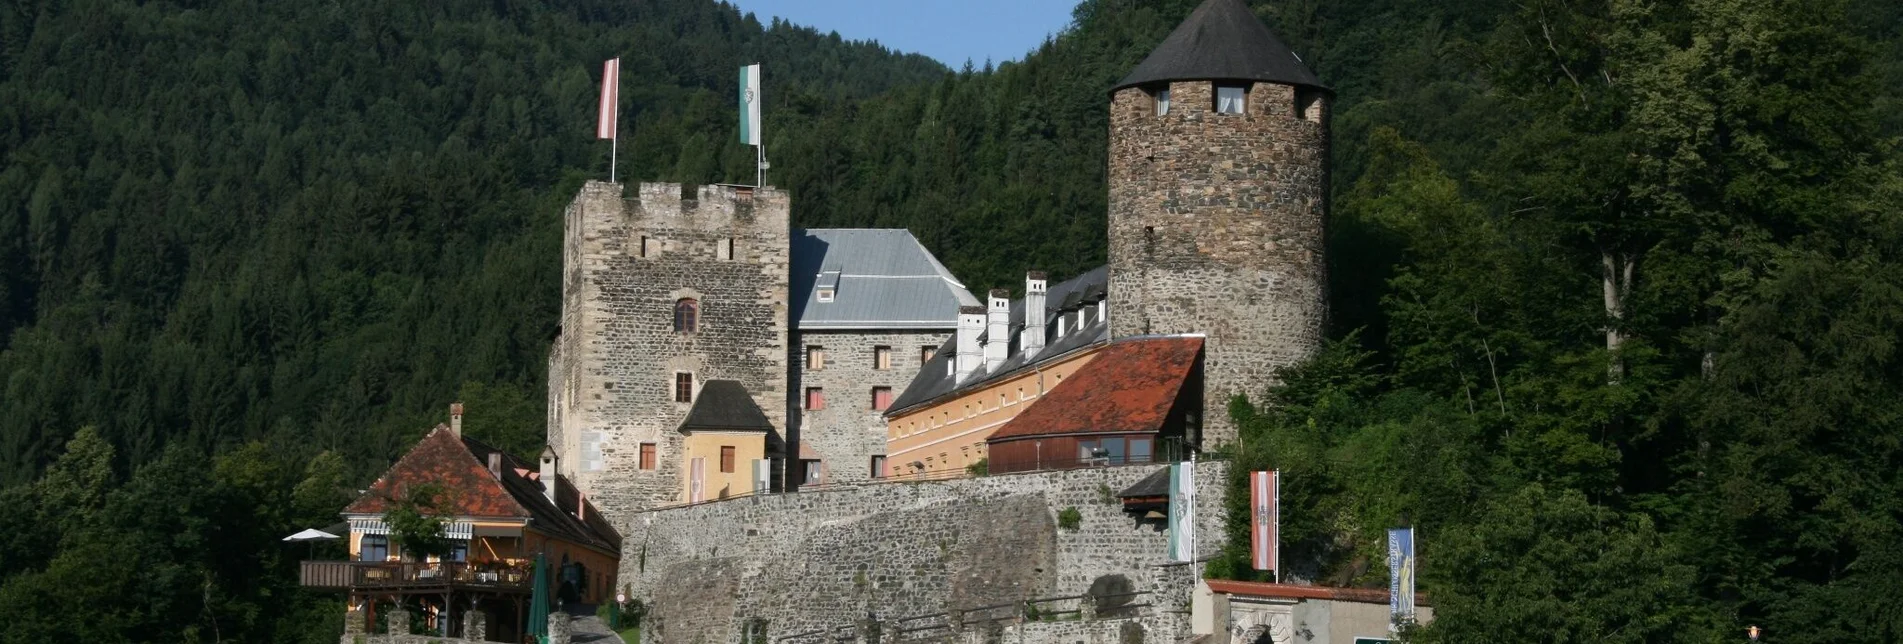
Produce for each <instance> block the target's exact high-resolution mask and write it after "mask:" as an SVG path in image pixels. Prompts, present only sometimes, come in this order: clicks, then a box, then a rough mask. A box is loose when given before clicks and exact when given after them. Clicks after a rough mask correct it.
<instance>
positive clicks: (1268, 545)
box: [1249, 472, 1282, 570]
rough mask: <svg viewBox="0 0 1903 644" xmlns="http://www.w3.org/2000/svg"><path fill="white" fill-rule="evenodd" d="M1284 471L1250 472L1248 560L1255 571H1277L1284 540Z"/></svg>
mask: <svg viewBox="0 0 1903 644" xmlns="http://www.w3.org/2000/svg"><path fill="white" fill-rule="evenodd" d="M1281 482H1282V473H1281V472H1250V473H1249V515H1250V516H1249V560H1250V563H1251V564H1253V565H1252V566H1251V567H1253V568H1255V569H1256V570H1275V569H1276V568H1277V567H1278V566H1276V552H1275V551H1276V550H1277V549H1278V546H1279V542H1280V540H1281V534H1279V533H1280V532H1281V531H1282V530H1281V528H1282V503H1281V501H1282V499H1281V495H1280V494H1278V493H1277V490H1276V487H1278V486H1279V484H1280V483H1281Z"/></svg>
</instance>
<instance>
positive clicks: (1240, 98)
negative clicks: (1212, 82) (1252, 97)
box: [1216, 84, 1249, 114]
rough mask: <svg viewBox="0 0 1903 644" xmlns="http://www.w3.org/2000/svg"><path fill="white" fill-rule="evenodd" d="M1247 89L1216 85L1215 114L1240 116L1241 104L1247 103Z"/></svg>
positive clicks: (1238, 86) (1243, 86)
mask: <svg viewBox="0 0 1903 644" xmlns="http://www.w3.org/2000/svg"><path fill="white" fill-rule="evenodd" d="M1248 98H1249V88H1248V87H1247V86H1245V85H1223V84H1217V85H1216V113H1217V114H1241V113H1243V104H1245V103H1247V102H1248Z"/></svg>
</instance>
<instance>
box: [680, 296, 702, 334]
mask: <svg viewBox="0 0 1903 644" xmlns="http://www.w3.org/2000/svg"><path fill="white" fill-rule="evenodd" d="M699 330H700V301H699V300H696V299H694V298H691V297H683V298H681V299H679V300H675V301H674V332H675V333H693V332H695V331H699Z"/></svg>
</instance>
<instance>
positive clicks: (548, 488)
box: [540, 447, 562, 508]
mask: <svg viewBox="0 0 1903 644" xmlns="http://www.w3.org/2000/svg"><path fill="white" fill-rule="evenodd" d="M540 478H541V481H542V495H543V496H546V497H548V502H549V504H551V505H554V506H555V507H556V508H560V507H562V506H561V505H560V504H556V503H555V448H554V447H543V448H542V476H541V477H540Z"/></svg>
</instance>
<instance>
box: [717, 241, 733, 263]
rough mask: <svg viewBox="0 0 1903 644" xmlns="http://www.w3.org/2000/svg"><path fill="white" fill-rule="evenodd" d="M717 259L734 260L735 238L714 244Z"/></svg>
mask: <svg viewBox="0 0 1903 644" xmlns="http://www.w3.org/2000/svg"><path fill="white" fill-rule="evenodd" d="M714 258H715V259H733V238H732V237H728V238H726V239H722V240H720V241H718V242H714Z"/></svg>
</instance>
